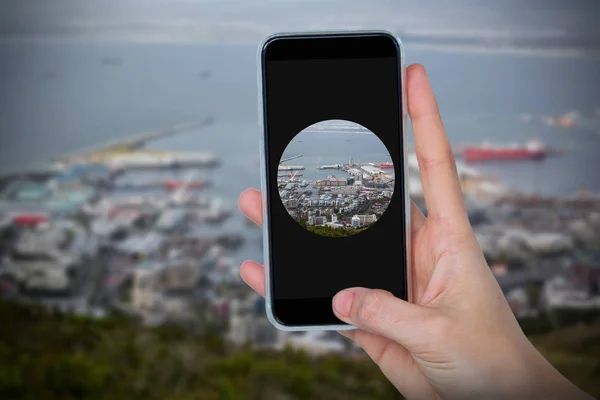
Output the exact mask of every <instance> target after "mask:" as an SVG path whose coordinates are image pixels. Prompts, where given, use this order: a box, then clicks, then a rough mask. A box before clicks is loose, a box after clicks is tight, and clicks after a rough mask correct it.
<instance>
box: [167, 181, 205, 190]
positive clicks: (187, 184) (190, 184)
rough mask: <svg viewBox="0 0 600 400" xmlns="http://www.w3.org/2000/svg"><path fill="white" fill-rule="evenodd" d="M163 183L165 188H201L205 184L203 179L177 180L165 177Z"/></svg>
mask: <svg viewBox="0 0 600 400" xmlns="http://www.w3.org/2000/svg"><path fill="white" fill-rule="evenodd" d="M163 184H164V186H165V189H167V190H178V189H202V188H204V187H205V186H206V182H205V181H177V180H173V179H167V180H166V181H164V182H163Z"/></svg>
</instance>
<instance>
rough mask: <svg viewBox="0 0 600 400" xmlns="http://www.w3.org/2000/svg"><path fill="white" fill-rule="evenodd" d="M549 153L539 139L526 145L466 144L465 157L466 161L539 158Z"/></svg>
mask: <svg viewBox="0 0 600 400" xmlns="http://www.w3.org/2000/svg"><path fill="white" fill-rule="evenodd" d="M547 154H548V152H547V149H546V147H545V146H544V145H543V144H542V143H541V142H540V141H538V140H531V141H529V142H528V143H527V144H525V145H512V146H492V145H490V144H487V143H484V144H482V145H480V146H466V147H464V148H463V157H464V159H465V161H466V162H477V161H497V160H539V159H543V158H545V157H546V155H547Z"/></svg>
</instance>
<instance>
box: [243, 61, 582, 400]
mask: <svg viewBox="0 0 600 400" xmlns="http://www.w3.org/2000/svg"><path fill="white" fill-rule="evenodd" d="M407 90H408V110H409V114H410V117H411V120H412V126H413V131H414V136H415V137H414V141H415V147H416V153H417V159H418V161H419V169H420V171H421V180H422V185H423V191H424V195H425V202H426V205H427V210H428V217H427V218H425V217H424V216H423V214H422V213H421V212H420V211H419V209H418V208H417V207H416V206H415V205H414V204H411V229H412V266H411V268H412V276H413V282H412V286H413V287H412V290H413V293H414V304H413V303H408V302H406V301H403V300H400V299H398V298H396V297H394V296H393V295H392V294H391V293H389V292H385V291H381V290H373V289H366V288H351V289H347V290H343V291H341V292H340V293H338V294H337V295H336V296H335V298H334V299H333V309H334V312H335V314H336V315H337V317H338V318H340V319H341V320H343V321H345V322H347V323H349V324H351V325H353V326H355V327H356V328H357V329H356V330H351V331H343V332H340V333H341V334H343V335H345V336H347V337H349V338H350V339H352V340H354V341H355V342H356V343H357V344H358V345H360V346H361V347H362V348H363V349H364V350H365V351H366V353H367V354H368V355H369V356H370V357H371V358H372V359H373V360H374V361H375V362H376V363H377V364H378V365H379V367H380V368H381V370H382V372H383V373H384V374H385V375H386V377H387V378H388V379H389V380H390V381H391V382H392V383H393V384H394V385H395V386H396V388H397V389H398V390H399V391H400V392H401V393H402V394H403V395H404V396H405V397H406V398H408V399H427V398H445V399H470V398H476V399H481V398H486V399H490V398H502V399H504V398H511V399H514V398H523V399H541V398H544V399H549V398H561V399H562V398H569V399H575V398H588V397H586V395H585V394H584V393H582V392H580V391H579V389H577V388H576V387H575V386H574V385H572V384H571V383H570V382H569V381H567V380H566V379H565V378H564V377H563V376H562V375H560V374H559V373H558V372H557V371H556V370H555V369H554V368H553V367H552V366H551V365H550V364H549V363H548V362H547V361H546V360H545V359H544V358H543V357H542V356H541V354H540V353H538V352H537V350H536V349H535V348H534V347H533V346H532V345H531V343H530V342H529V341H528V340H527V338H526V337H525V335H524V334H523V332H522V331H521V329H520V327H519V325H518V323H517V321H516V319H515V318H514V316H513V314H512V312H511V310H510V308H509V306H508V304H507V302H506V299H505V297H504V295H503V293H502V291H501V290H500V287H499V286H498V283H497V282H496V279H495V278H494V276H493V274H492V273H491V271H490V269H489V267H488V265H487V263H486V260H485V258H484V256H483V253H482V251H481V249H480V247H479V245H478V243H477V241H476V239H475V236H474V234H473V231H472V229H471V226H470V224H469V220H468V217H467V213H466V209H465V204H464V200H463V197H462V191H461V186H460V182H459V180H458V177H457V172H456V165H455V162H454V158H453V156H452V151H451V149H450V144H449V141H448V138H447V137H446V133H445V131H444V127H443V124H442V119H441V117H440V114H439V111H438V107H437V102H436V99H435V96H434V94H433V92H432V90H431V87H430V84H429V81H428V78H427V75H426V72H425V70H424V68H423V67H421V66H418V65H413V66H411V67H409V68H408V71H407ZM239 204H240V208H241V209H242V211H243V212H244V213H245V214H246V215H247V216H248V217H249V218H250V219H252V220H253V221H254V222H255V223H257V224H259V225H260V224H261V222H262V204H261V195H260V193H259V192H258V191H256V190H247V191H245V192H244V193H242V195H241V196H240V201H239ZM241 276H242V278H243V279H244V281H246V283H248V284H249V285H250V286H251V287H252V288H253V289H254V290H256V291H257V292H258V293H260V294H261V295H264V293H265V283H264V270H263V267H262V266H261V265H259V264H257V263H254V262H251V261H247V262H245V263H244V264H242V268H241Z"/></svg>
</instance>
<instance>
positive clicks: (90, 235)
mask: <svg viewBox="0 0 600 400" xmlns="http://www.w3.org/2000/svg"><path fill="white" fill-rule="evenodd" d="M209 121H210V120H208V119H207V120H206V121H204V122H203V123H200V124H191V123H185V124H178V125H177V126H176V127H174V128H171V129H167V130H165V131H161V132H159V133H153V134H140V135H134V136H133V137H130V138H124V139H123V140H121V141H111V142H109V143H106V144H104V145H99V146H94V147H92V148H86V149H83V150H82V151H81V152H74V153H71V154H68V155H65V156H63V157H58V158H56V159H55V160H52V162H51V165H50V166H49V167H48V168H45V169H41V170H40V171H32V172H20V173H13V174H6V175H4V176H2V177H1V179H0V232H1V233H2V237H3V239H2V242H1V243H0V253H1V254H3V256H4V259H3V262H2V263H0V294H1V295H2V296H4V297H8V298H12V299H17V300H20V301H25V302H27V301H36V302H41V303H43V304H47V305H48V306H50V307H56V308H59V309H61V310H63V311H71V312H77V313H84V314H87V315H96V316H102V315H104V313H105V312H106V310H110V309H120V310H122V311H123V312H126V313H130V314H133V315H136V316H140V317H142V318H143V319H144V320H145V321H146V322H147V323H159V322H160V321H164V320H165V319H172V318H173V310H175V309H174V308H173V307H175V306H177V310H179V311H178V312H177V313H176V314H177V315H178V316H179V318H180V319H181V318H183V319H185V318H188V317H190V314H189V310H190V307H193V305H194V304H196V303H197V302H198V301H200V300H201V299H204V298H207V297H206V296H209V297H208V298H210V299H212V300H211V304H212V303H214V304H215V306H216V304H217V303H219V302H221V301H222V300H221V299H220V297H219V296H220V294H218V293H214V292H213V290H214V289H215V288H216V287H217V285H220V286H219V287H220V288H223V287H228V285H232V287H237V286H239V282H238V279H237V263H236V262H234V258H233V255H235V252H236V251H237V250H238V248H239V247H240V245H241V244H243V242H244V238H243V236H241V235H240V234H239V233H235V232H229V233H216V232H217V231H218V229H216V228H218V227H220V226H222V225H223V224H226V223H227V221H228V220H229V219H230V218H231V216H232V213H233V211H234V207H233V204H232V203H231V201H230V200H228V199H224V198H223V197H222V196H219V195H216V194H209V192H207V190H209V189H210V188H211V186H212V183H213V182H212V180H211V178H210V177H211V174H212V173H213V172H214V171H215V170H217V169H218V167H219V166H220V160H219V158H218V157H216V156H214V155H212V154H210V153H185V152H178V151H165V150H152V149H148V148H147V146H148V144H150V143H151V142H152V141H154V140H159V139H160V138H163V137H165V136H172V135H175V134H178V133H180V132H184V131H186V130H188V129H198V128H199V127H206V126H208V125H209ZM165 279H166V280H165ZM148 280H151V281H152V282H154V283H152V284H150V285H149V286H148V284H147V283H146V284H144V285H145V286H143V287H142V286H140V285H142V281H145V282H148ZM198 282H204V285H208V286H204V289H203V290H202V291H201V294H200V295H199V294H198V288H199V286H197V285H198ZM174 294H177V295H176V296H174ZM186 310H187V311H186ZM207 312H208V310H207Z"/></svg>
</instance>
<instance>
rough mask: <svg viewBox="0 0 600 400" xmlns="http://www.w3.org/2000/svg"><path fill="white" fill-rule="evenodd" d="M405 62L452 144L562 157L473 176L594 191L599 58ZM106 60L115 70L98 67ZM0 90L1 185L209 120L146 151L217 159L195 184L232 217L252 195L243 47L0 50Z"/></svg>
mask: <svg viewBox="0 0 600 400" xmlns="http://www.w3.org/2000/svg"><path fill="white" fill-rule="evenodd" d="M406 54H407V62H409V63H413V62H419V63H422V64H424V65H425V66H426V67H427V68H428V72H429V76H430V78H431V81H432V84H433V87H434V89H435V90H436V93H437V96H438V100H439V104H440V109H441V112H442V115H443V118H444V122H445V125H446V128H447V131H448V135H449V137H450V138H451V141H452V142H453V143H454V144H456V145H460V144H464V143H473V142H481V141H484V140H489V141H491V142H495V143H508V144H510V143H513V142H524V141H527V140H529V139H532V138H538V139H540V140H542V141H543V142H544V143H546V144H548V145H552V146H556V147H561V148H567V149H568V150H567V151H566V153H564V154H563V155H561V156H558V157H552V158H548V159H546V160H544V161H541V162H520V163H502V164H486V165H481V166H479V167H478V168H480V169H481V170H482V171H483V172H485V173H487V174H490V175H493V176H496V177H498V178H500V179H502V180H504V181H505V182H506V183H507V184H508V185H509V186H512V187H515V188H518V189H521V190H525V191H530V192H536V193H540V194H543V195H570V194H574V193H577V192H578V191H579V190H581V189H588V190H589V191H592V192H600V177H599V176H598V175H597V171H600V157H599V154H600V113H599V111H598V110H600V91H599V90H597V88H598V82H600V57H599V56H591V55H590V56H563V57H559V56H550V55H539V54H517V53H510V52H504V53H497V54H494V53H489V52H460V51H452V50H451V49H444V50H442V51H432V50H424V49H420V48H418V49H417V48H416V49H414V50H412V49H411V47H410V46H408V45H407V47H406ZM106 57H109V58H111V59H122V62H120V63H119V62H117V63H105V62H103V61H102V60H103V59H104V58H106ZM0 82H2V85H1V89H0V132H1V140H2V144H1V145H0V173H2V172H9V171H15V170H19V169H31V168H35V167H38V166H43V165H44V164H45V163H47V162H48V160H50V159H51V158H52V157H55V156H58V155H61V154H64V153H67V152H71V151H75V150H77V149H80V148H84V147H87V146H91V145H95V144H100V143H102V142H105V141H108V140H110V139H115V138H119V137H122V136H126V135H131V134H135V133H139V132H144V131H155V130H161V129H165V128H168V127H170V126H172V125H175V124H177V123H180V122H183V121H200V120H202V119H204V118H206V117H214V118H215V122H214V124H213V125H211V126H209V127H206V128H201V129H199V130H191V131H189V132H184V133H181V134H179V135H176V136H172V137H169V138H164V139H161V140H157V141H155V142H152V143H151V144H150V145H149V147H150V148H153V149H172V150H190V151H192V150H196V151H208V152H213V153H215V154H217V155H218V156H219V157H220V158H221V160H222V166H221V167H220V168H217V169H215V170H214V171H211V172H209V173H207V175H208V178H209V179H211V180H212V181H213V183H214V185H213V187H212V188H211V189H209V193H213V194H215V195H219V196H223V197H224V198H225V199H227V200H228V201H229V202H230V203H231V204H232V205H233V206H235V203H236V199H237V195H238V194H239V193H240V192H241V191H242V190H243V189H245V188H247V187H257V186H258V185H259V164H258V135H259V132H258V125H257V114H258V113H257V100H256V98H257V96H256V91H257V88H256V66H255V47H254V46H247V45H190V44H188V45H175V44H120V45H117V44H114V45H110V44H98V43H95V44H84V43H62V44H61V43H10V42H5V43H1V44H0ZM570 110H575V111H578V112H581V113H582V116H583V119H582V121H581V125H580V126H579V127H577V128H574V129H571V130H564V129H559V128H557V127H552V126H547V125H544V124H541V123H538V122H535V119H534V121H529V122H528V121H527V120H526V119H524V118H523V115H525V114H531V115H533V116H536V117H537V116H542V115H551V114H560V113H564V112H567V111H570ZM411 137H412V135H411ZM411 141H412V138H411ZM332 155H333V154H332ZM374 155H376V154H374ZM324 156H325V155H324ZM382 156H383V154H382ZM336 160H337V158H336ZM340 160H341V158H340ZM343 160H344V161H346V158H345V157H343ZM378 161H379V160H378ZM381 161H386V160H383V159H382V160H381ZM327 162H329V161H327ZM331 162H337V161H334V160H333V159H332V161H331ZM243 221H244V220H243V217H242V216H240V215H236V217H234V218H232V219H231V220H230V221H228V222H227V223H226V224H224V225H223V227H222V228H221V230H222V231H224V232H226V231H237V232H239V231H241V230H243V231H244V232H247V236H248V237H249V238H250V241H251V242H254V241H255V243H252V244H251V245H249V246H246V247H245V250H244V251H242V253H241V256H240V257H241V258H244V257H249V258H258V257H260V242H259V235H260V232H259V231H258V230H254V229H253V228H249V227H246V226H245V225H244V224H243Z"/></svg>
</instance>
